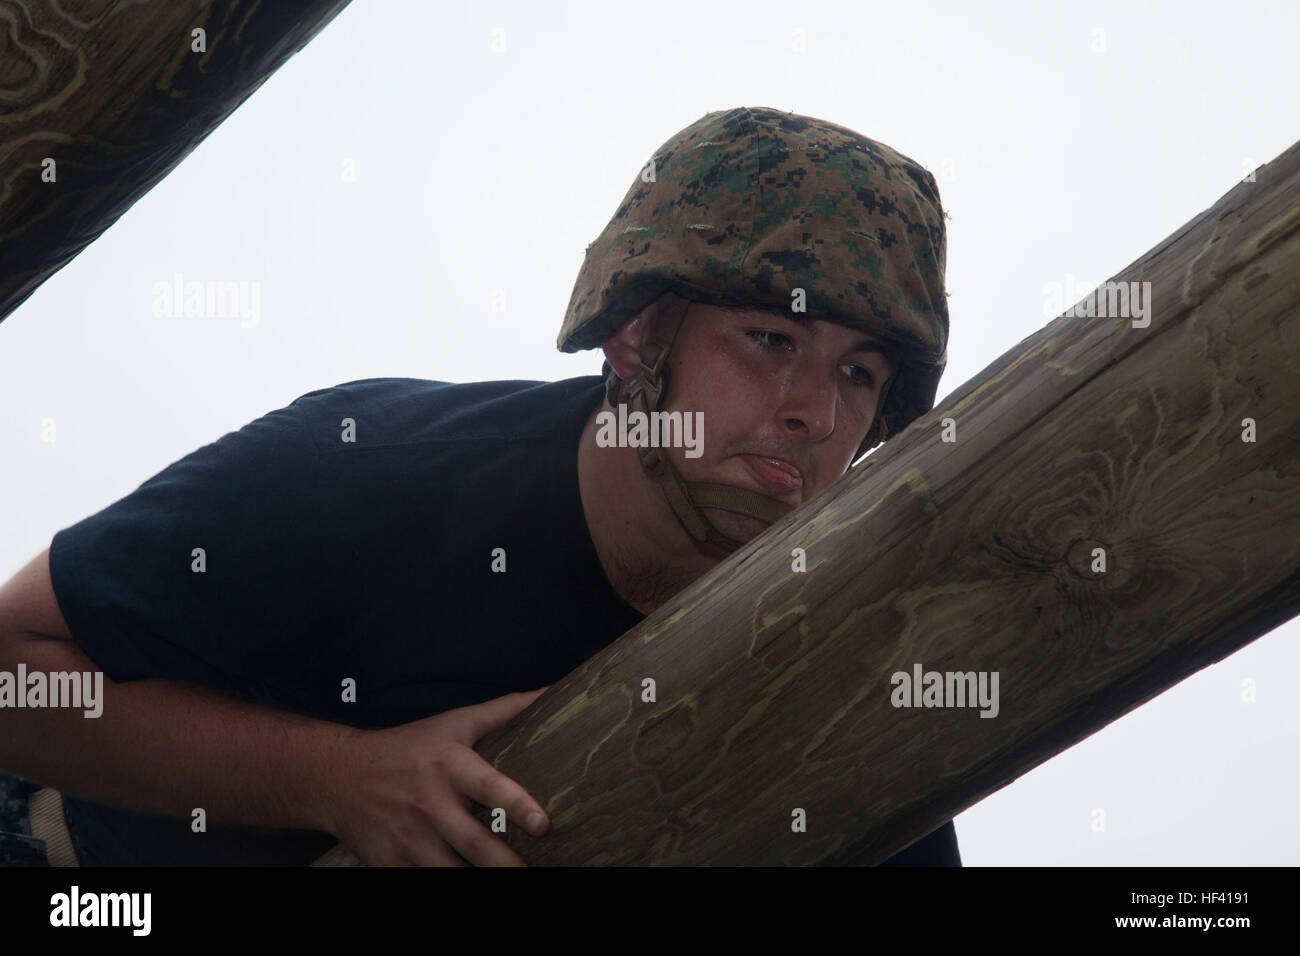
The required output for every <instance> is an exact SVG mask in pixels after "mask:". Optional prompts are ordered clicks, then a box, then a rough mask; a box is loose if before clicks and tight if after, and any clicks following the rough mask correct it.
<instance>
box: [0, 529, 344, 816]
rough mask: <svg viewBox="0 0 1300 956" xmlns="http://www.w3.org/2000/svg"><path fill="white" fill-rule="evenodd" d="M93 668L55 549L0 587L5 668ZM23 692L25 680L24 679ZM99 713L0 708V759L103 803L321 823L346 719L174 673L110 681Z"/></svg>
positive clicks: (14, 769) (0, 659)
mask: <svg viewBox="0 0 1300 956" xmlns="http://www.w3.org/2000/svg"><path fill="white" fill-rule="evenodd" d="M20 663H22V664H25V665H26V669H27V672H28V673H32V672H34V671H40V672H46V673H50V672H56V671H75V672H87V671H91V672H93V671H98V670H99V668H97V667H96V666H95V664H94V662H93V661H91V659H90V658H89V657H87V656H86V655H85V653H83V652H82V650H81V649H80V648H79V647H78V646H77V644H76V643H75V642H74V641H73V639H72V634H71V633H70V632H69V629H68V625H67V622H66V621H65V620H64V618H63V615H62V613H61V612H60V610H59V606H58V602H57V601H56V599H55V596H54V589H53V586H52V584H51V581H50V571H49V549H48V548H47V549H46V550H45V551H44V552H42V553H41V554H40V555H38V556H37V557H36V558H34V559H33V560H32V561H31V562H30V563H29V564H28V565H27V566H26V567H25V568H23V569H22V570H21V571H19V572H18V574H16V575H15V576H14V577H13V579H12V580H10V581H9V582H8V583H7V584H6V585H5V586H4V587H3V588H0V671H8V672H9V673H10V674H15V675H16V674H17V672H18V665H19V664H20ZM18 691H19V692H20V693H21V692H22V691H23V688H18ZM102 708H103V709H102V714H101V716H99V717H97V718H87V717H86V716H85V711H84V710H82V709H79V708H52V707H43V708H8V707H6V708H4V709H3V710H0V768H2V769H4V770H6V771H9V772H11V773H16V774H18V775H20V776H22V777H26V778H28V779H31V780H35V781H37V782H39V783H43V784H46V785H47V786H52V787H55V788H57V789H60V790H65V791H66V792H68V793H70V794H73V795H75V796H78V797H82V798H84V799H87V800H91V801H94V802H99V803H106V804H111V805H114V806H120V807H126V808H129V809H133V810H140V811H144V812H148V813H157V814H162V815H166V816H173V817H182V818H189V817H190V815H191V813H192V811H193V810H194V809H195V808H198V807H202V808H203V810H204V811H205V813H206V815H207V819H208V821H209V822H210V823H214V824H223V823H224V824H229V825H241V826H260V827H287V828H302V829H318V830H320V829H326V823H325V819H324V816H323V813H322V808H321V807H320V806H319V803H320V799H319V798H320V795H321V794H322V793H323V792H325V791H326V790H327V789H328V788H327V787H326V786H325V784H326V782H327V781H330V780H335V779H337V778H338V777H339V775H340V773H341V770H340V767H339V763H340V761H341V760H342V759H343V751H344V748H345V745H346V744H347V743H348V742H349V741H350V740H352V739H353V738H355V737H356V736H358V735H359V734H360V732H359V731H357V730H355V729H353V728H350V727H347V726H344V725H342V724H334V723H329V722H327V721H321V720H313V719H310V718H307V717H302V716H299V715H296V714H290V713H286V712H282V711H277V710H274V709H272V708H269V707H265V706H261V705H258V704H253V703H249V702H246V701H240V700H236V699H234V698H230V697H226V696H224V695H222V694H218V693H215V692H213V691H210V690H208V689H206V688H204V687H201V686H199V685H196V684H191V683H185V682H180V681H170V680H140V681H131V682H129V683H124V684H117V683H114V682H112V681H110V680H108V679H107V678H105V679H104V682H103V700H102Z"/></svg>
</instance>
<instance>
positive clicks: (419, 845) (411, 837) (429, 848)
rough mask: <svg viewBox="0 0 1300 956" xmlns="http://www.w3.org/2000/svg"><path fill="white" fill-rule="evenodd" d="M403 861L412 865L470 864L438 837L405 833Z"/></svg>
mask: <svg viewBox="0 0 1300 956" xmlns="http://www.w3.org/2000/svg"><path fill="white" fill-rule="evenodd" d="M403 838H404V839H406V840H408V841H409V842H407V843H405V844H403V846H402V862H403V863H405V864H409V865H410V866H468V865H469V864H467V863H466V862H465V861H464V860H462V859H461V858H460V857H459V856H457V855H456V853H455V852H454V851H453V850H452V849H451V847H449V846H448V845H447V844H446V843H445V842H443V841H442V840H441V839H439V838H438V837H433V836H428V837H425V836H417V835H415V834H410V833H407V834H403Z"/></svg>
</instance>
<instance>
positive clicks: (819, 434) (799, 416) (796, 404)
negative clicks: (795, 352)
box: [780, 361, 839, 441]
mask: <svg viewBox="0 0 1300 956" xmlns="http://www.w3.org/2000/svg"><path fill="white" fill-rule="evenodd" d="M836 371H837V370H836V369H834V368H832V369H831V370H830V371H829V373H828V372H827V370H826V368H825V366H821V367H819V366H818V364H817V363H814V362H807V361H805V362H800V363H799V364H798V365H797V366H796V367H795V368H794V369H793V370H792V371H791V373H790V379H789V384H788V387H787V389H786V393H785V401H784V403H783V404H782V407H781V411H780V417H781V418H782V419H784V423H785V427H786V428H788V429H790V430H791V431H802V430H806V431H807V435H806V436H805V437H806V438H807V439H808V440H809V441H820V440H822V439H823V438H826V437H827V436H828V435H830V434H831V433H832V432H833V431H835V406H836V403H837V402H838V401H839V386H838V383H837V382H836V380H835V373H836Z"/></svg>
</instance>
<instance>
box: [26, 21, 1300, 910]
mask: <svg viewBox="0 0 1300 956" xmlns="http://www.w3.org/2000/svg"><path fill="white" fill-rule="evenodd" d="M447 7H448V5H445V4H433V3H421V2H414V0H410V2H397V0H386V2H381V0H368V2H367V0H356V2H354V3H353V4H352V5H351V6H350V7H349V8H347V9H346V10H344V11H343V13H342V14H340V15H339V16H338V18H337V19H336V20H335V21H334V22H333V23H332V24H331V25H330V26H328V27H327V28H326V29H325V30H324V31H323V32H322V33H321V35H320V36H319V37H317V39H316V40H314V41H313V42H312V43H311V44H310V45H309V46H308V47H307V48H306V49H305V50H303V51H302V52H301V53H299V54H298V55H297V56H296V57H294V58H293V59H291V60H290V61H289V62H288V63H287V64H286V65H285V66H284V67H283V68H282V69H281V70H280V71H279V72H278V73H276V74H275V75H274V76H273V77H271V79H270V80H268V81H267V82H266V84H265V85H264V86H263V87H262V88H261V89H260V90H259V91H258V92H257V93H256V94H254V95H253V97H252V98H251V99H250V100H249V101H248V102H247V103H246V104H245V105H243V106H242V107H240V108H239V109H238V110H237V111H236V112H235V114H234V115H233V116H231V117H230V119H228V120H227V121H226V122H225V123H224V124H223V125H222V126H220V127H219V128H218V129H217V130H216V132H214V133H213V134H212V135H211V136H210V137H209V138H208V139H207V140H206V141H204V142H203V143H202V144H201V145H200V146H199V147H198V149H197V150H195V151H194V153H193V154H191V155H190V157H189V158H187V159H186V160H185V161H184V162H183V163H182V164H181V165H180V166H179V167H178V168H177V169H176V170H175V171H174V172H172V173H171V174H170V175H168V176H167V177H166V178H165V179H164V180H163V181H162V182H161V183H160V184H159V185H158V186H156V187H155V188H154V189H153V190H152V191H151V192H149V193H148V194H147V195H146V196H145V197H144V198H143V199H142V200H140V201H139V202H138V203H137V204H136V205H135V206H134V207H133V208H132V209H131V210H130V211H129V212H128V213H127V214H126V215H125V216H124V217H123V218H122V219H121V220H120V221H119V222H118V223H117V224H116V225H114V226H113V227H112V228H111V229H110V230H109V231H108V232H107V233H106V234H105V235H104V236H103V237H102V238H100V239H99V240H98V241H96V242H95V243H94V244H93V245H91V246H90V247H89V248H88V249H87V250H86V251H85V252H83V253H82V254H81V255H80V256H79V257H78V258H77V259H75V260H74V261H73V262H72V263H71V264H70V265H69V266H67V267H66V268H64V269H63V270H62V271H61V272H59V273H57V274H56V275H55V276H54V277H53V278H52V279H50V280H49V281H47V282H46V283H45V284H44V285H43V286H42V287H41V288H40V289H39V290H38V291H37V292H36V293H35V294H34V295H33V296H32V297H31V298H30V299H29V300H28V301H27V302H26V303H25V304H24V305H23V306H22V307H20V308H19V309H18V310H17V311H16V312H15V313H13V314H12V315H10V316H9V317H8V318H7V319H6V320H5V321H4V322H3V323H0V453H2V455H3V458H2V462H0V464H2V467H0V576H3V577H6V578H7V577H8V576H9V575H10V574H12V573H13V572H14V571H16V570H17V569H18V568H19V567H20V566H21V565H22V564H23V563H25V562H26V561H27V560H28V559H30V558H31V557H32V556H33V555H34V554H36V553H37V552H39V551H40V550H41V549H42V548H44V547H45V546H47V545H48V543H49V540H50V538H51V537H52V536H53V534H54V532H56V531H57V530H59V529H60V528H63V527H66V526H67V525H70V524H72V523H74V522H75V521H77V520H79V519H81V518H82V517H85V516H86V515H88V514H91V513H93V512H95V511H98V510H99V509H100V508H102V507H104V506H105V505H107V504H109V503H110V502H112V501H114V500H116V499H117V498H120V497H122V496H123V495H125V494H127V493H129V492H130V491H131V490H133V489H134V488H135V487H136V486H137V485H139V484H140V483H141V482H143V481H144V480H145V479H147V478H148V477H149V476H151V475H153V474H154V473H156V472H157V471H159V470H161V469H162V468H164V467H165V466H166V465H168V464H170V463H171V462H173V461H175V460H176V459H178V458H180V457H182V456H183V455H185V454H187V453H189V452H190V451H193V450H194V449H196V448H198V447H199V446H201V445H204V444H207V443H208V442H211V441H214V440H215V439H216V438H218V437H219V436H220V435H222V434H224V433H225V432H228V431H231V430H234V429H237V428H239V427H240V426H242V425H244V424H246V423H247V422H249V421H251V420H252V419H254V418H257V417H258V416H260V415H262V414H264V413H266V412H268V411H270V410H272V409H275V408H280V407H282V406H284V405H287V404H288V403H289V402H291V401H292V400H293V399H294V398H296V397H298V396H299V395H301V394H303V393H304V392H307V391H311V390H313V389H316V388H321V387H325V386H329V385H334V384H337V383H340V382H345V381H351V380H354V379H360V378H368V377H373V376H390V375H393V376H414V377H419V378H433V379H445V380H451V381H474V380H481V379H503V378H523V379H548V380H550V379H557V378H566V377H570V376H574V375H585V374H592V373H595V372H597V371H599V368H600V360H599V357H598V356H597V354H596V353H592V352H588V353H582V354H579V355H576V356H575V355H561V354H560V353H558V352H557V351H556V349H555V337H556V334H557V332H558V330H559V326H560V322H561V318H562V316H563V313H564V309H565V306H566V304H567V303H568V299H569V293H570V290H571V288H572V284H573V281H574V278H575V277H576V274H577V270H578V267H579V265H580V264H581V262H582V257H583V251H584V249H585V247H586V245H587V243H588V242H590V241H591V240H592V239H594V238H595V237H596V235H597V234H598V233H599V232H600V230H601V228H602V227H603V226H604V224H605V222H606V221H607V220H608V219H609V217H610V216H611V215H612V214H613V212H614V210H615V208H616V207H617V205H618V203H619V201H620V199H621V198H622V196H623V194H624V192H625V191H626V190H627V188H628V186H629V185H630V184H631V182H632V180H633V178H634V177H635V175H636V174H637V172H638V171H639V170H640V168H641V166H642V165H643V164H644V163H645V162H646V161H647V159H648V157H649V156H650V155H651V153H652V152H653V151H654V150H655V149H656V148H657V147H658V146H659V145H660V144H661V143H662V142H664V141H665V140H666V139H668V138H669V137H670V136H671V135H672V134H673V133H675V132H676V131H677V130H679V129H681V128H682V127H684V126H686V125H687V124H689V123H690V122H692V121H694V120H695V119H696V118H698V117H699V116H701V115H702V114H704V113H706V112H709V111H711V110H720V109H728V108H731V107H734V106H770V107H774V108H778V109H782V110H792V111H794V112H798V113H805V114H811V115H814V116H820V117H823V118H826V119H829V120H832V121H834V122H836V123H839V124H841V125H845V126H848V127H850V128H853V129H856V130H858V131H860V132H862V133H864V134H866V135H867V136H870V137H873V138H875V139H878V140H881V141H883V142H885V143H888V144H890V145H891V146H894V147H895V148H897V149H899V150H901V151H902V152H904V153H906V154H907V155H909V156H911V157H913V158H914V159H916V160H918V161H919V162H921V163H922V164H924V165H925V166H927V167H928V168H930V169H931V170H932V171H933V172H934V173H935V175H936V176H937V177H938V178H939V182H940V188H941V190H942V193H943V199H944V205H945V207H946V208H947V210H948V211H949V213H950V215H951V217H952V218H951V222H950V224H949V228H950V233H949V252H948V264H949V268H948V287H949V291H950V293H951V296H952V297H951V299H950V300H949V301H950V307H951V313H952V337H951V344H950V347H949V358H950V361H949V370H948V373H947V375H946V376H945V378H944V381H943V383H942V384H941V386H940V389H939V399H940V401H942V399H943V397H944V396H945V394H946V393H947V392H949V391H950V390H952V389H953V388H954V387H955V386H956V385H958V384H960V383H961V382H963V381H965V380H967V379H969V378H970V377H972V376H973V375H975V374H976V373H977V372H979V371H980V370H981V369H982V368H983V367H985V366H986V365H988V364H989V363H990V362H991V361H993V360H994V359H995V358H996V357H997V356H999V355H1000V354H1001V353H1003V352H1004V351H1006V350H1007V349H1009V348H1012V347H1014V346H1015V345H1016V343H1017V342H1019V341H1020V340H1021V339H1023V338H1024V337H1025V336H1027V335H1029V334H1030V333H1032V332H1033V331H1035V330H1037V329H1038V328H1040V327H1041V326H1043V325H1045V324H1046V323H1047V321H1048V320H1049V318H1050V316H1048V315H1045V314H1044V286H1045V284H1046V283H1049V282H1062V283H1064V282H1067V281H1070V280H1071V278H1073V279H1075V280H1078V279H1081V278H1082V279H1087V280H1090V281H1091V282H1092V283H1094V284H1095V283H1097V282H1100V281H1103V280H1104V279H1106V278H1108V277H1110V276H1111V275H1113V274H1115V273H1117V272H1119V271H1120V270H1121V269H1122V268H1123V267H1124V266H1126V265H1127V264H1128V263H1129V262H1131V261H1132V260H1134V259H1135V258H1137V257H1138V256H1139V255H1140V254H1142V253H1143V252H1145V251H1146V250H1147V249H1149V248H1150V247H1152V246H1153V245H1155V244H1156V243H1157V242H1159V241H1160V240H1162V239H1164V238H1165V237H1166V236H1167V235H1169V234H1170V233H1172V232H1174V231H1175V230H1176V229H1177V228H1178V227H1180V226H1181V225H1182V224H1183V223H1185V222H1186V221H1188V220H1189V219H1191V218H1193V217H1194V216H1195V215H1196V214H1197V213H1199V212H1200V211H1201V210H1203V209H1204V208H1205V207H1207V206H1209V205H1211V204H1212V203H1213V202H1215V201H1216V200H1217V199H1218V198H1219V197H1220V196H1221V195H1222V194H1223V193H1224V192H1226V191H1227V190H1228V189H1229V188H1231V187H1232V186H1233V185H1234V183H1235V182H1236V181H1238V180H1240V179H1241V178H1242V176H1243V175H1244V174H1245V173H1246V172H1248V171H1249V170H1251V169H1253V168H1254V167H1255V166H1257V165H1259V164H1261V163H1264V162H1267V161H1268V160H1270V159H1272V158H1274V157H1275V156H1276V155H1278V154H1279V153H1281V152H1282V151H1283V150H1285V149H1286V148H1287V147H1288V146H1290V145H1291V144H1292V142H1294V141H1295V140H1296V139H1297V138H1300V122H1298V121H1297V120H1298V119H1300V109H1297V103H1298V102H1300V96H1298V94H1300V57H1297V54H1296V50H1297V49H1300V13H1298V12H1297V10H1298V5H1297V4H1296V3H1264V2H1245V3H1242V2H1238V3H1233V4H1231V5H1229V4H1221V3H1139V2H1132V0H1127V2H1122V3H1110V2H1108V3H1100V4H1092V5H1089V6H1087V7H1079V6H1072V7H1070V8H1069V9H1058V7H1059V5H1057V4H1038V3H1022V4H999V5H991V4H990V5H983V6H980V7H975V5H970V4H961V5H958V4H933V5H924V4H913V3H906V4H898V3H848V2H846V3H804V4H800V3H792V2H789V0H782V2H752V3H751V2H746V3H743V4H742V3H738V2H727V3H713V4H701V3H673V2H653V3H637V4H620V5H614V4H610V3H595V2H593V3H567V4H545V3H541V4H538V3H525V2H512V3H483V4H464V5H458V7H459V9H448V8H447ZM470 7H473V9H472V10H471V9H469V8H470ZM497 28H499V29H500V30H502V31H503V33H499V34H496V35H495V36H496V40H497V42H498V45H499V44H500V42H501V41H502V40H503V41H504V47H505V48H504V50H503V51H499V52H494V51H493V49H492V45H493V42H494V33H493V31H494V29H497ZM1097 31H1101V32H1100V33H1098V32H1097ZM801 38H802V43H803V46H804V49H803V50H802V52H801V51H799V50H797V49H796V47H797V46H798V45H799V43H800V39H801ZM349 161H350V162H351V163H352V164H353V167H352V168H354V169H355V177H356V178H355V181H354V182H347V181H345V179H344V175H343V170H344V168H345V164H346V163H348V162H349ZM178 272H179V273H181V274H182V275H184V276H185V277H186V278H187V279H219V280H235V281H239V280H243V281H250V282H252V281H256V282H259V283H261V288H262V316H261V321H260V324H259V325H257V326H256V327H255V328H245V327H242V326H241V323H240V322H239V320H237V319H226V320H218V319H201V320H185V319H159V318H155V317H154V316H153V314H152V312H151V303H152V297H151V287H152V286H153V284H154V283H155V282H160V281H170V280H171V278H172V276H173V275H174V274H175V273H178ZM494 290H500V292H499V293H496V294H498V295H500V296H504V299H503V301H504V303H505V309H504V311H500V312H494V311H492V302H493V295H494ZM499 301H502V300H499ZM47 420H53V422H54V426H55V436H56V438H55V440H54V441H52V442H51V441H44V440H42V429H43V427H46V426H45V425H43V423H46V422H47ZM1297 636H1300V622H1291V623H1290V624H1287V625H1286V626H1284V627H1282V628H1279V629H1277V630H1276V631H1274V632H1272V633H1271V634H1268V635H1266V636H1264V637H1262V638H1260V639H1259V640H1258V641H1256V642H1255V643H1253V644H1252V645H1250V646H1249V647H1247V648H1245V649H1244V650H1242V651H1240V652H1238V653H1237V654H1234V655H1233V656H1231V657H1229V658H1228V659H1227V660H1225V661H1223V662H1222V663H1220V664H1218V665H1216V666H1214V667H1211V668H1208V669H1206V670H1204V671H1202V672H1201V673H1199V674H1197V675H1195V676H1194V677H1192V678H1190V679H1188V680H1186V681H1184V682H1183V683H1182V684H1180V685H1179V686H1177V687H1175V688H1173V689H1172V690H1170V691H1168V692H1167V693H1165V694H1163V695H1161V696H1160V697H1158V698H1157V699H1156V700H1154V701H1152V702H1150V703H1148V704H1147V705H1146V706H1144V707H1142V708H1140V709H1139V710H1138V711H1136V712H1134V713H1133V714H1130V715H1129V716H1127V717H1125V718H1123V719H1121V720H1119V721H1117V722H1116V723H1114V724H1112V725H1111V726H1109V727H1107V728H1106V729H1104V730H1103V731H1101V732H1099V733H1097V734H1094V735H1093V736H1092V737H1090V738H1088V739H1087V740H1085V741H1083V742H1082V743H1080V744H1079V745H1077V746H1075V747H1073V748H1071V749H1070V750H1069V751H1067V752H1065V753H1064V754H1061V755H1060V756H1058V757H1056V758H1055V759H1053V760H1051V761H1049V762H1047V763H1046V764H1044V765H1043V766H1041V767H1039V768H1038V769H1036V770H1034V771H1032V772H1030V773H1029V774H1026V775H1025V776H1024V777H1022V778H1020V779H1019V780H1017V781H1015V782H1014V783H1013V784H1011V785H1010V786H1008V787H1006V788H1004V789H1003V790H1001V791H999V792H997V793H995V794H993V795H991V796H990V797H988V798H987V799H985V800H984V801H983V802H981V803H979V804H978V805H976V806H974V807H972V808H971V809H970V810H968V811H967V812H965V813H963V814H961V815H960V816H959V817H958V818H957V833H958V839H959V841H960V844H961V851H962V856H963V859H964V862H965V863H966V864H967V865H1016V864H1049V865H1055V864H1083V865H1090V864H1119V865H1128V864H1175V865H1178V864H1212V865H1215V864H1270V865H1276V864H1296V863H1300V824H1297V821H1296V817H1295V807H1296V800H1295V793H1296V785H1297V773H1296V754H1297V737H1298V736H1300V718H1298V706H1300V705H1298V704H1297V700H1298V699H1300V698H1298V697H1297V694H1296V680H1297V675H1298V674H1300V666H1298V665H1300V652H1298V650H1297V647H1298V644H1300V642H1297ZM1245 680H1253V681H1255V682H1256V692H1257V697H1258V699H1257V700H1256V701H1255V702H1253V703H1247V702H1244V701H1243V700H1242V686H1243V681H1245ZM1098 808H1100V809H1101V810H1103V811H1104V813H1105V821H1106V828H1105V830H1104V832H1098V831H1096V830H1094V829H1093V825H1092V821H1093V819H1094V816H1093V813H1094V810H1096V809H1098ZM1219 889H1231V887H1229V886H1225V887H1219Z"/></svg>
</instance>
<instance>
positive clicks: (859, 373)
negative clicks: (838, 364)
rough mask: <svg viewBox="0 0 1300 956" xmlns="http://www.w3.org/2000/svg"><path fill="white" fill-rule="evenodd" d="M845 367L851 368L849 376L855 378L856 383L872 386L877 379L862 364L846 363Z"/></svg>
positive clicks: (867, 386)
mask: <svg viewBox="0 0 1300 956" xmlns="http://www.w3.org/2000/svg"><path fill="white" fill-rule="evenodd" d="M843 367H844V368H846V369H848V370H849V378H850V379H852V380H853V384H854V385H861V386H862V387H864V388H870V387H871V384H872V383H873V382H874V381H875V380H876V377H875V376H874V375H872V374H871V372H870V371H868V370H867V369H865V368H863V367H862V366H861V365H845V366H843Z"/></svg>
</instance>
